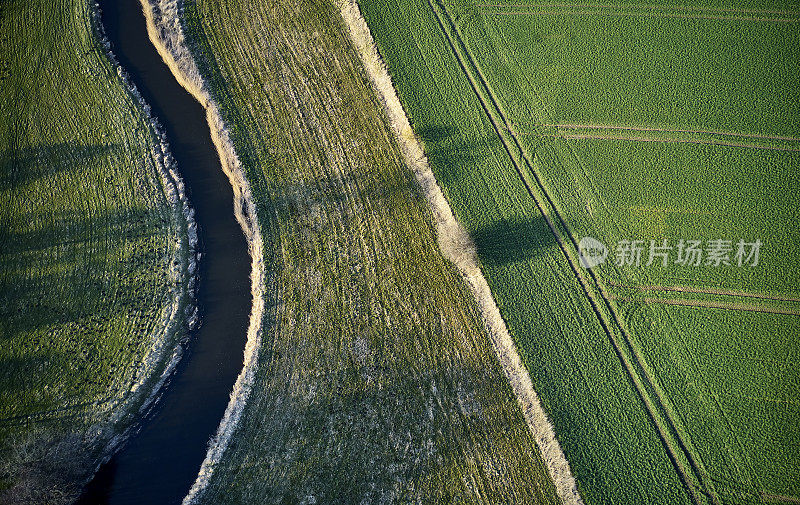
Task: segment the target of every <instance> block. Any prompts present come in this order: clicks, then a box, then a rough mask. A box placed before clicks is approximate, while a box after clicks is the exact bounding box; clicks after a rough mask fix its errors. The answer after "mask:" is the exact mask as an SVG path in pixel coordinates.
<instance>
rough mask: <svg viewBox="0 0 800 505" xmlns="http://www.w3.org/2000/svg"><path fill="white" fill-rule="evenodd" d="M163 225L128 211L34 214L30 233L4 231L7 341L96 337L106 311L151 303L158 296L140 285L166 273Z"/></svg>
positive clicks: (2, 311) (2, 303)
mask: <svg viewBox="0 0 800 505" xmlns="http://www.w3.org/2000/svg"><path fill="white" fill-rule="evenodd" d="M161 219H163V218H162V217H161V216H159V215H158V214H156V213H153V212H149V211H147V210H144V209H132V208H121V209H116V210H113V211H105V210H104V211H100V212H96V213H93V214H90V215H80V214H78V213H75V212H71V211H62V212H58V213H54V214H46V215H39V214H38V213H36V212H33V213H29V214H26V215H24V216H22V217H20V219H19V220H18V221H20V222H28V223H32V224H31V226H28V227H26V228H25V229H18V228H15V227H11V226H9V224H8V223H2V224H0V341H5V340H7V339H11V338H14V337H15V336H19V335H24V334H28V333H31V332H37V331H39V330H43V329H46V328H52V327H54V326H59V325H65V324H71V325H73V326H75V328H77V330H78V331H82V332H88V331H89V329H88V328H86V327H84V326H85V325H86V323H85V322H84V321H85V320H86V319H87V318H92V317H93V316H97V317H99V318H100V319H101V320H98V321H95V323H94V324H93V325H92V326H101V324H100V323H102V322H103V321H105V320H107V319H108V317H109V314H106V313H105V312H104V311H103V310H101V309H100V307H103V306H105V305H108V304H112V302H113V306H114V307H115V309H116V310H127V309H136V308H137V307H139V306H140V305H143V304H145V303H146V302H145V300H147V299H149V298H148V297H150V296H152V293H151V291H150V288H149V287H147V286H149V284H142V283H140V281H141V282H145V280H148V281H147V282H152V279H153V278H154V276H155V274H154V272H160V271H166V261H167V260H166V259H165V258H164V256H163V255H164V251H163V247H164V246H163V244H164V243H165V240H166V239H162V238H160V235H161V234H162V233H163V232H161V231H160V230H159V229H158V228H157V226H159V225H164V224H165V223H163V221H161ZM121 248H122V249H121ZM123 249H124V250H125V253H124V254H121V253H120V251H122V250H123ZM87 336H88V334H87Z"/></svg>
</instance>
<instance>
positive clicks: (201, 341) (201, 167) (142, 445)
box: [79, 0, 251, 505]
mask: <svg viewBox="0 0 800 505" xmlns="http://www.w3.org/2000/svg"><path fill="white" fill-rule="evenodd" d="M100 7H101V10H102V22H103V25H104V27H105V31H106V35H107V36H108V38H109V40H110V41H111V44H112V51H113V52H114V53H115V54H116V56H117V58H118V59H119V62H120V64H121V65H122V66H123V67H124V68H125V69H126V70H127V71H128V73H129V74H130V77H131V79H132V81H133V82H134V83H135V84H136V86H137V87H138V88H139V90H140V91H141V92H142V95H143V96H144V98H145V100H146V101H147V103H149V104H150V105H151V106H152V108H153V114H154V115H155V116H156V117H157V118H158V119H159V120H160V121H161V123H162V124H163V125H164V127H165V130H166V133H167V137H168V140H169V144H170V148H171V150H172V154H173V155H174V156H175V159H176V161H177V164H178V170H179V172H180V174H181V176H182V177H183V180H184V182H185V184H186V189H187V193H188V196H189V202H190V203H191V205H192V207H193V208H194V209H195V212H196V214H195V219H196V221H197V225H198V228H199V238H200V243H199V249H200V251H201V252H202V258H201V261H200V264H199V272H200V283H199V291H198V293H197V300H198V303H199V306H200V316H201V321H202V322H201V326H200V328H198V329H197V330H195V331H193V332H192V334H191V339H190V342H189V349H188V351H187V352H186V354H185V355H184V358H183V360H182V361H181V363H180V364H179V365H178V368H177V371H176V373H175V375H174V376H173V378H172V380H171V382H170V383H169V384H168V385H167V386H166V388H165V390H164V392H163V396H162V397H161V399H160V400H159V402H158V404H157V405H156V407H155V408H154V409H153V412H152V413H151V414H150V416H149V417H148V418H147V419H146V420H145V421H144V423H143V426H142V429H141V431H140V432H139V433H138V434H136V435H134V436H133V437H132V438H131V439H130V440H129V441H128V443H127V444H126V445H125V446H124V447H123V448H122V450H121V451H119V452H118V453H117V454H116V456H114V458H113V459H112V460H111V461H110V462H109V463H108V464H106V465H104V466H103V467H102V468H101V469H100V472H99V473H98V474H97V476H96V477H95V479H94V480H93V481H92V482H91V483H90V484H89V486H88V487H87V489H86V490H85V492H84V495H83V496H82V497H81V500H80V501H79V503H80V504H81V505H94V504H113V505H122V504H136V505H141V504H147V505H151V504H152V505H159V504H175V503H180V501H181V500H182V499H183V497H184V496H185V495H186V493H187V492H188V490H189V488H190V487H191V485H192V483H193V482H194V480H195V477H196V476H197V473H198V471H199V469H200V464H201V463H202V461H203V458H204V457H205V453H206V449H207V442H208V440H209V438H210V437H211V436H212V435H213V434H214V433H215V432H216V429H217V426H218V425H219V422H220V420H221V419H222V415H223V413H224V411H225V407H226V405H227V404H228V397H229V394H230V392H231V389H232V388H233V384H234V382H235V380H236V376H237V375H238V374H239V372H240V370H241V368H242V361H243V353H244V345H245V339H246V331H247V324H248V316H249V313H250V305H251V298H250V279H249V274H250V259H249V256H248V254H247V249H246V243H245V239H244V235H243V233H242V230H241V228H240V227H239V224H238V223H237V222H236V220H235V219H234V215H233V191H232V189H231V186H230V183H229V182H228V180H227V178H226V177H225V176H224V174H223V172H222V167H221V165H220V161H219V157H218V155H217V152H216V150H215V148H214V146H213V144H212V142H211V136H210V133H209V130H208V125H207V123H206V117H205V111H204V110H203V108H202V107H201V106H200V104H199V103H197V102H196V101H195V100H194V99H193V98H192V97H191V95H189V94H188V92H186V91H185V90H184V89H183V88H182V87H181V86H180V85H179V84H178V83H177V81H176V80H175V78H174V77H173V76H172V74H171V73H170V71H169V69H168V68H167V66H166V65H165V64H164V63H163V61H162V60H161V57H160V56H159V55H158V53H157V52H156V50H155V48H154V47H153V45H152V44H151V43H150V40H149V39H148V37H147V30H146V25H145V19H144V15H143V14H142V8H141V5H140V4H139V0H100Z"/></svg>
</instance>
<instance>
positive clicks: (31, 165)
mask: <svg viewBox="0 0 800 505" xmlns="http://www.w3.org/2000/svg"><path fill="white" fill-rule="evenodd" d="M116 147H117V146H116V145H114V144H108V145H103V144H92V145H86V146H81V145H74V144H68V143H66V142H62V143H58V144H49V145H41V146H36V147H30V148H24V149H7V150H5V151H2V152H0V189H11V190H13V189H14V188H16V187H18V186H23V185H25V184H28V183H30V182H33V181H36V180H38V179H41V178H44V177H47V176H50V175H55V174H59V173H61V172H65V171H70V170H72V171H74V170H79V169H80V167H81V166H83V165H86V164H88V163H89V161H90V160H93V159H95V158H98V157H102V156H106V155H108V153H109V152H110V151H112V150H114V149H115V148H116Z"/></svg>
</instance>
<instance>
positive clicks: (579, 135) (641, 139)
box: [542, 133, 800, 152]
mask: <svg viewBox="0 0 800 505" xmlns="http://www.w3.org/2000/svg"><path fill="white" fill-rule="evenodd" d="M542 136H545V137H559V138H563V139H568V140H623V141H630V142H657V143H662V144H697V145H709V146H722V147H745V148H750V149H767V150H770V151H785V152H800V148H797V147H781V146H765V145H759V144H742V143H738V142H720V141H717V140H696V139H674V138H673V139H667V138H661V139H659V138H649V137H623V136H613V135H592V134H582V133H575V134H569V133H568V134H561V135H559V134H550V135H548V134H543V135H542Z"/></svg>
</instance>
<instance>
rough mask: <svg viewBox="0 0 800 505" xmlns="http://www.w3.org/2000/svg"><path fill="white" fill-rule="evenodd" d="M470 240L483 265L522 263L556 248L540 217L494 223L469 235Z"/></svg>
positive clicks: (545, 223)
mask: <svg viewBox="0 0 800 505" xmlns="http://www.w3.org/2000/svg"><path fill="white" fill-rule="evenodd" d="M472 239H473V240H474V242H475V246H476V247H477V249H478V257H479V258H480V260H481V262H482V263H484V264H486V265H503V264H506V263H515V262H518V261H526V260H529V259H531V258H535V257H537V256H539V255H540V254H541V253H542V251H543V250H544V249H548V248H551V247H555V245H556V242H555V239H553V234H552V233H550V229H549V228H548V227H547V222H546V221H545V220H544V217H542V216H538V217H536V218H529V219H510V220H501V221H496V222H494V223H492V224H490V225H488V226H486V227H484V228H481V229H479V230H477V231H476V232H473V233H472Z"/></svg>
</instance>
